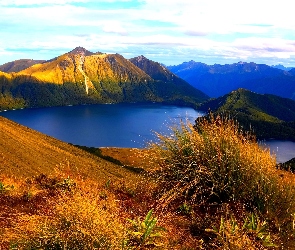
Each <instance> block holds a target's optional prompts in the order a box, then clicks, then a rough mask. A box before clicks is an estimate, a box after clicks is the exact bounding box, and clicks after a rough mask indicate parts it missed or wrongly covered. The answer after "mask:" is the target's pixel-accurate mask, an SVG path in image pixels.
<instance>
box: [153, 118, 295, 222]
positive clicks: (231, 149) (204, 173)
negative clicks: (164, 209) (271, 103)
mask: <svg viewBox="0 0 295 250" xmlns="http://www.w3.org/2000/svg"><path fill="white" fill-rule="evenodd" d="M172 132H173V133H172V135H170V136H164V135H160V134H158V138H159V141H158V142H157V143H155V144H152V145H151V146H152V147H151V150H152V157H151V156H149V157H150V158H153V159H154V161H153V164H155V165H156V166H157V167H155V168H154V170H153V175H154V176H155V177H156V179H157V180H158V183H159V190H160V202H161V204H162V205H163V206H166V205H168V204H171V203H172V202H173V201H178V204H179V202H180V204H183V203H187V204H190V205H193V206H200V205H208V204H222V203H230V202H240V203H242V204H245V205H246V206H247V208H248V209H250V210H251V211H255V210H256V209H258V211H260V212H261V213H264V214H268V216H270V218H272V219H273V218H275V219H276V220H277V221H280V222H279V223H283V220H284V219H286V220H288V218H290V215H291V214H292V213H293V212H294V209H295V206H294V205H295V204H294V203H295V197H294V196H295V192H294V190H295V189H294V185H286V184H285V183H282V181H280V179H279V178H280V177H279V175H278V174H277V172H276V168H275V165H276V159H275V156H273V155H271V154H270V152H269V150H266V149H262V148H261V147H259V145H258V143H257V142H256V140H255V137H254V136H253V135H251V134H250V133H245V132H244V131H243V130H242V129H241V128H240V127H239V125H238V124H237V123H236V122H234V121H233V120H230V119H228V118H222V117H220V116H218V117H216V118H214V117H213V116H210V118H209V119H201V120H199V121H198V122H197V124H196V125H195V126H192V125H191V124H182V125H181V127H180V128H173V129H172Z"/></svg>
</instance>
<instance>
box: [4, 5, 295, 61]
mask: <svg viewBox="0 0 295 250" xmlns="http://www.w3.org/2000/svg"><path fill="white" fill-rule="evenodd" d="M292 7H293V1H291V0H281V1H264V0H260V1H259V0H247V1H237V0H222V1H221V0H137V1H135V0H118V1H115V0H101V1H94V0H1V1H0V13H1V16H0V37H1V39H0V64H3V63H5V62H9V61H12V60H16V59H21V58H26V59H45V60H48V59H51V58H54V57H56V56H58V55H60V54H63V53H66V52H68V51H70V50H72V49H74V48H75V47H77V46H82V47H85V48H86V49H88V50H90V51H92V52H97V51H100V52H104V53H119V54H122V55H123V56H124V57H126V58H128V59H129V58H131V57H135V56H138V55H144V56H146V57H147V58H149V59H152V60H154V61H158V62H161V63H164V64H166V65H176V64H180V63H182V62H184V61H189V60H194V61H197V62H204V63H207V64H214V63H220V64H226V63H234V62H238V61H245V62H256V63H265V64H268V65H274V64H283V65H285V66H292V67H295V18H294V13H293V12H294V10H293V8H292Z"/></svg>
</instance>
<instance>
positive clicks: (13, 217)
mask: <svg viewBox="0 0 295 250" xmlns="http://www.w3.org/2000/svg"><path fill="white" fill-rule="evenodd" d="M209 118H210V119H201V120H198V122H197V124H196V125H195V126H192V125H190V124H187V125H184V124H183V126H182V127H181V128H175V129H174V130H173V133H172V135H170V136H162V135H159V139H160V140H159V141H158V142H157V143H156V144H153V145H151V147H150V148H149V149H146V150H142V151H140V150H131V149H130V150H129V149H124V150H116V149H112V150H110V151H109V153H110V154H109V156H112V157H114V156H116V158H119V160H120V162H121V163H124V164H125V163H126V164H128V165H133V164H135V165H133V166H134V167H138V168H139V167H140V168H144V170H145V171H143V172H140V173H138V174H137V175H136V174H135V173H131V172H128V171H127V170H126V169H124V168H122V167H119V166H115V165H113V164H111V163H109V162H106V161H104V160H102V159H99V158H97V157H96V156H95V155H94V154H96V153H97V152H96V149H94V148H88V149H87V148H85V149H86V150H87V151H89V152H92V153H93V154H89V153H87V152H86V151H82V150H80V149H78V148H75V147H73V146H71V145H68V144H66V143H63V142H60V141H57V140H55V139H53V138H50V137H48V136H44V135H42V134H40V133H37V132H34V131H32V130H30V129H27V128H25V127H23V126H20V125H17V124H15V123H13V122H10V121H8V120H6V119H1V120H0V124H1V135H2V136H1V140H0V142H1V143H0V145H1V147H0V153H1V155H0V160H1V161H0V163H1V165H0V166H2V169H1V174H0V218H1V220H0V249H55V250H57V249H71V250H81V249H121V250H122V249H133V250H135V249H183V250H184V249H186V250H188V249H213V250H214V249H216V250H217V249H241V250H242V249H253V250H254V249H294V248H293V247H294V244H295V238H294V235H295V230H294V221H295V192H294V190H295V185H294V183H295V179H294V175H292V174H291V173H290V172H284V171H281V170H277V169H276V167H275V165H276V164H275V157H274V156H272V155H271V154H270V152H269V151H267V150H264V149H262V148H260V147H259V145H258V144H257V142H256V140H255V138H254V137H253V136H252V135H248V134H246V135H245V133H244V132H242V131H241V129H240V127H239V126H238V125H237V124H236V123H235V122H234V121H232V120H229V119H227V118H222V117H220V116H217V117H216V118H214V116H210V117H209ZM99 152H100V154H101V153H102V154H103V155H106V154H105V152H107V150H106V149H103V150H100V151H99ZM120 152H121V153H124V154H125V155H124V156H122V157H120ZM97 155H99V154H97ZM126 155H128V156H129V157H126ZM106 158H107V157H106ZM18 164H19V165H21V164H22V165H21V166H20V168H19V167H18V166H19V165H18ZM18 168H19V171H17V170H18ZM129 169H131V170H132V169H134V168H132V167H130V168H129ZM120 177H121V178H120ZM122 177H123V178H122ZM142 177H144V178H142Z"/></svg>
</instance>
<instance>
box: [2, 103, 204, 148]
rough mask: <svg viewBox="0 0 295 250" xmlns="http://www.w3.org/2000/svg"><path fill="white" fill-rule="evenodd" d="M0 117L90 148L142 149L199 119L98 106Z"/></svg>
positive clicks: (153, 109) (186, 113) (173, 110)
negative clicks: (172, 128)
mask: <svg viewBox="0 0 295 250" xmlns="http://www.w3.org/2000/svg"><path fill="white" fill-rule="evenodd" d="M0 115H2V116H4V117H6V118H8V119H10V120H13V121H15V122H17V123H20V124H22V125H25V126H27V127H29V128H32V129H34V130H37V131H40V132H42V133H44V134H47V135H50V136H53V137H55V138H57V139H59V140H62V141H65V142H69V143H73V144H78V145H84V146H92V147H136V148H142V147H145V146H146V143H147V142H148V141H151V140H154V139H155V133H154V132H159V133H164V134H168V133H169V126H173V125H175V124H179V123H180V119H182V120H183V121H185V120H186V119H188V120H189V121H191V122H192V123H194V121H195V119H196V118H197V117H199V116H202V115H203V113H201V112H198V111H196V110H194V109H192V108H189V107H177V106H170V105H162V104H100V105H81V106H66V107H52V108H34V109H22V110H13V111H6V112H1V113H0Z"/></svg>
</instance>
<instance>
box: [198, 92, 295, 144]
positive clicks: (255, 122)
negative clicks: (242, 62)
mask: <svg viewBox="0 0 295 250" xmlns="http://www.w3.org/2000/svg"><path fill="white" fill-rule="evenodd" d="M200 109H201V110H203V111H209V110H210V111H211V112H213V113H215V114H227V115H230V116H231V117H233V118H235V119H237V120H238V122H239V123H240V124H241V125H242V126H243V127H244V128H246V129H247V130H249V129H250V128H252V129H254V132H255V134H256V135H257V137H258V138H263V139H267V138H277V139H290V140H295V101H293V100H291V99H288V98H282V97H279V96H274V95H267V94H264V95H261V94H257V93H254V92H251V91H249V90H245V89H238V90H236V91H232V92H231V93H229V94H227V95H224V96H222V97H219V98H217V99H212V100H209V101H207V102H205V103H203V104H202V105H201V107H200Z"/></svg>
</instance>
